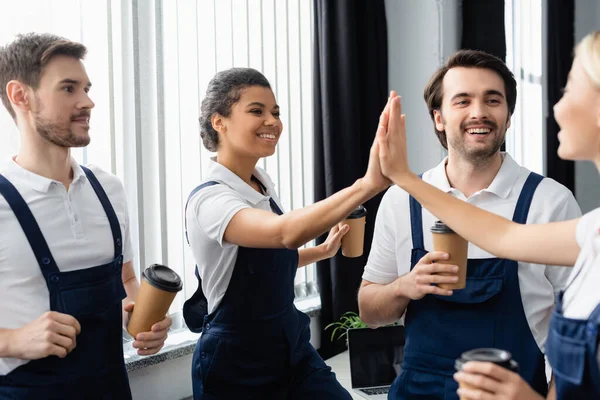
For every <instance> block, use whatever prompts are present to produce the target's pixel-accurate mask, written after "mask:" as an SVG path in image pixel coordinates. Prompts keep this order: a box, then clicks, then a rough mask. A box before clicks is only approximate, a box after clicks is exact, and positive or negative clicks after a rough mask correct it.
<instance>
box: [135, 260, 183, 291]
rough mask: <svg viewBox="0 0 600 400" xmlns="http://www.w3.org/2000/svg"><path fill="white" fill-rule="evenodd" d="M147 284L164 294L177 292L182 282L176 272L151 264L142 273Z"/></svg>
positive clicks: (181, 286)
mask: <svg viewBox="0 0 600 400" xmlns="http://www.w3.org/2000/svg"><path fill="white" fill-rule="evenodd" d="M142 275H143V276H144V278H146V280H147V281H148V283H149V284H151V285H152V286H154V287H155V288H158V289H161V290H164V291H166V292H179V291H180V290H181V289H182V288H183V282H182V281H181V278H180V277H179V275H177V272H175V271H173V270H172V269H171V268H169V267H166V266H164V265H160V264H152V265H151V266H149V267H148V268H146V269H145V270H144V272H143V273H142Z"/></svg>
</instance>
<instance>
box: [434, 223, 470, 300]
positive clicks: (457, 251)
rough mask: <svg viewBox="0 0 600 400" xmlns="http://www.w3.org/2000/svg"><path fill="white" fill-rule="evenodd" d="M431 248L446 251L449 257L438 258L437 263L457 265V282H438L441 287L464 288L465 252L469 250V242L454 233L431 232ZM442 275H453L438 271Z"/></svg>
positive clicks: (465, 280)
mask: <svg viewBox="0 0 600 400" xmlns="http://www.w3.org/2000/svg"><path fill="white" fill-rule="evenodd" d="M431 235H432V236H433V249H434V250H435V251H443V252H445V253H448V254H449V255H450V257H449V258H448V259H447V260H439V261H437V263H439V264H452V265H456V266H458V282H456V283H440V284H438V286H439V287H441V288H442V289H449V290H453V289H464V288H465V286H466V285H467V254H468V251H469V242H467V241H466V240H465V239H463V238H462V237H460V236H458V235H457V234H456V233H433V232H432V234H431ZM440 275H444V276H454V274H449V273H440Z"/></svg>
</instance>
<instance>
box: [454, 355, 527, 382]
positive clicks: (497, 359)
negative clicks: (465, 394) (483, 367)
mask: <svg viewBox="0 0 600 400" xmlns="http://www.w3.org/2000/svg"><path fill="white" fill-rule="evenodd" d="M469 361H480V362H491V363H494V364H496V365H499V366H501V367H503V368H506V369H508V370H509V371H512V372H519V364H518V363H517V362H516V361H515V360H513V359H512V355H511V354H510V353H509V352H508V351H505V350H500V349H494V348H481V349H473V350H469V351H466V352H464V353H462V355H461V356H460V358H458V359H457V360H456V361H455V363H454V368H455V369H456V370H457V371H461V370H462V368H463V365H465V364H466V363H467V362H469ZM459 387H460V388H463V389H474V388H472V387H471V386H470V385H467V384H464V383H459Z"/></svg>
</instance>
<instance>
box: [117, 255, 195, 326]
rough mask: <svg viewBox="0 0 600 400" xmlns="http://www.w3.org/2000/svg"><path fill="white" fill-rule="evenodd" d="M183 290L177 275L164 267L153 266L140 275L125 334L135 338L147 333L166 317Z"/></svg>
mask: <svg viewBox="0 0 600 400" xmlns="http://www.w3.org/2000/svg"><path fill="white" fill-rule="evenodd" d="M182 288H183V283H182V281H181V278H180V277H179V275H178V274H177V273H176V272H175V271H173V270H172V269H170V268H169V267H166V266H164V265H159V264H153V265H151V266H150V267H148V268H147V269H146V270H145V271H144V272H143V273H142V283H141V285H140V290H139V292H138V295H137V299H136V302H135V306H134V307H133V312H132V313H131V318H130V319H129V324H128V325H127V332H129V334H130V335H131V336H133V337H135V336H136V335H137V334H138V333H140V332H149V331H150V329H151V328H152V325H154V324H155V323H157V322H159V321H161V320H162V319H163V318H165V316H166V315H167V312H168V311H169V307H170V306H171V303H172V302H173V300H174V299H175V296H176V295H177V292H179V291H180V290H181V289H182Z"/></svg>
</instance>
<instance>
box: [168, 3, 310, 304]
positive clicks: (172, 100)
mask: <svg viewBox="0 0 600 400" xmlns="http://www.w3.org/2000/svg"><path fill="white" fill-rule="evenodd" d="M162 7H163V8H162V20H161V24H162V35H163V37H162V43H163V45H162V62H159V65H160V68H162V75H163V77H164V80H163V82H162V85H163V90H162V91H163V93H164V101H163V107H164V111H163V112H164V138H165V142H164V160H165V185H163V187H164V189H165V191H166V196H165V204H166V207H165V209H166V210H167V215H166V218H167V223H166V228H167V240H166V244H167V246H166V257H164V258H165V259H167V260H168V264H169V265H170V266H179V265H181V266H185V268H184V274H185V277H186V282H190V281H192V282H195V277H194V261H193V257H192V254H191V251H189V248H188V246H187V244H186V243H184V237H183V230H184V227H183V225H182V224H183V215H184V203H183V202H182V199H185V198H186V197H187V195H188V194H189V193H190V192H191V191H192V189H194V187H196V186H197V185H198V184H199V182H201V181H202V180H203V179H204V178H205V176H204V171H205V165H206V162H207V160H208V159H209V157H211V155H213V154H212V153H210V152H208V151H207V150H206V149H205V148H204V146H203V145H202V140H201V139H200V135H199V130H198V116H199V109H200V102H201V101H202V97H203V96H204V93H205V91H206V87H207V86H208V82H209V81H210V79H211V78H212V77H213V76H214V74H215V73H216V72H217V71H221V70H224V69H227V68H231V67H251V68H255V69H257V70H259V71H262V72H263V73H264V74H265V76H266V77H267V79H268V80H269V82H270V83H271V85H272V87H273V91H274V92H275V96H276V98H277V102H278V104H279V105H280V106H281V110H282V117H281V118H282V120H283V124H284V132H283V135H282V136H281V139H280V141H279V145H278V148H277V151H276V153H275V154H274V155H273V156H271V157H268V158H267V159H263V160H261V162H260V163H259V165H260V166H262V167H263V168H265V169H266V171H267V172H268V173H269V175H270V176H271V178H272V179H273V181H274V182H275V184H276V185H277V190H278V192H279V196H280V198H281V201H282V203H283V206H284V208H285V209H286V210H291V209H294V208H300V207H303V206H305V205H308V204H310V203H312V202H313V172H312V171H313V167H312V165H313V161H312V44H311V33H312V28H311V19H312V16H311V14H312V10H311V8H312V5H311V2H307V1H302V0H288V1H281V0H225V1H223V0H219V1H214V0H208V1H206V0H204V1H197V2H194V1H178V2H175V1H165V2H163V4H162ZM314 280H315V271H314V266H311V267H307V268H302V269H299V270H298V274H297V277H296V293H297V296H298V297H302V296H306V295H308V294H314V293H315V289H316V286H315V284H314ZM195 289H196V285H187V287H186V288H185V289H184V290H185V297H189V296H191V295H192V293H193V291H194V290H195Z"/></svg>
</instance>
